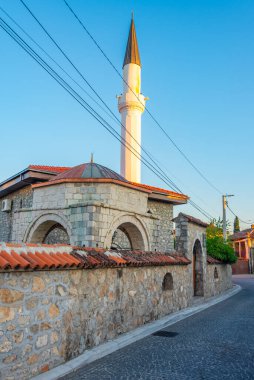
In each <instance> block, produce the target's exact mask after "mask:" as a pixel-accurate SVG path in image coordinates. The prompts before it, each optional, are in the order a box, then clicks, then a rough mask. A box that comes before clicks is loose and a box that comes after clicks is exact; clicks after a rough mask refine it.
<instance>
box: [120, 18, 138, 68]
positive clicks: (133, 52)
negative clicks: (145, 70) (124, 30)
mask: <svg viewBox="0 0 254 380" xmlns="http://www.w3.org/2000/svg"><path fill="white" fill-rule="evenodd" d="M128 63H135V64H136V65H139V66H141V61H140V56H139V50H138V41H137V36H136V30H135V24H134V19H133V17H132V19H131V26H130V31H129V37H128V42H127V46H126V52H125V57H124V61H123V67H124V66H125V65H128Z"/></svg>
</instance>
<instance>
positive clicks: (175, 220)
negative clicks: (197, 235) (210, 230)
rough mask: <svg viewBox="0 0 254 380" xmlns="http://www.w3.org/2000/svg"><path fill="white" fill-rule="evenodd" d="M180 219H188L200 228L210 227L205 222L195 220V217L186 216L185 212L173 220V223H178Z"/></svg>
mask: <svg viewBox="0 0 254 380" xmlns="http://www.w3.org/2000/svg"><path fill="white" fill-rule="evenodd" d="M180 217H183V218H185V219H187V220H188V221H189V222H190V223H193V224H197V225H198V226H201V227H205V228H206V227H208V226H209V224H207V223H205V222H203V221H202V220H201V219H197V218H194V216H191V215H187V214H184V213H183V212H180V213H179V215H178V216H177V217H175V218H174V219H172V220H173V222H177V221H178V219H179V218H180Z"/></svg>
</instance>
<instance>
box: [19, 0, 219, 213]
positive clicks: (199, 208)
mask: <svg viewBox="0 0 254 380" xmlns="http://www.w3.org/2000/svg"><path fill="white" fill-rule="evenodd" d="M20 2H21V3H22V4H23V5H24V7H25V8H26V9H27V11H28V12H29V13H30V14H31V16H32V17H33V18H34V19H35V21H36V22H37V23H38V24H39V25H40V27H41V28H42V29H43V30H44V32H45V33H46V35H47V36H48V37H49V38H50V40H51V41H52V42H53V43H54V45H55V46H56V47H57V48H58V50H59V51H60V52H61V53H62V54H63V55H64V57H65V58H66V59H67V60H68V62H69V63H70V64H71V66H72V67H73V68H74V69H75V71H76V72H77V73H78V74H79V75H80V76H81V78H82V79H83V80H84V81H85V83H86V84H87V85H88V86H89V87H90V89H91V90H92V91H93V92H94V93H95V94H96V96H97V97H98V98H99V99H100V101H101V102H102V103H103V104H104V105H105V107H106V108H107V109H108V110H109V112H110V113H111V114H112V115H113V117H114V118H116V120H117V122H119V124H120V125H121V126H122V127H123V128H124V129H125V131H126V132H127V133H128V134H129V135H130V136H131V137H132V139H133V140H134V141H135V142H136V143H137V144H138V145H139V146H140V147H141V149H142V151H143V152H144V153H145V154H146V155H147V156H148V157H149V159H150V160H151V161H152V162H153V163H154V164H155V166H156V167H157V168H158V169H159V170H160V172H162V173H163V175H164V176H166V178H167V180H168V181H169V182H170V183H171V187H172V186H173V189H175V190H176V191H178V192H180V193H182V191H181V190H180V189H179V187H178V186H177V185H176V184H174V182H173V181H172V180H171V179H170V178H169V177H168V176H167V175H166V174H165V173H164V172H163V171H162V169H161V168H160V167H159V166H158V164H157V163H156V162H155V161H154V160H153V158H152V156H151V154H150V153H149V152H147V151H146V150H145V149H144V148H143V147H142V146H141V145H140V143H139V142H138V141H137V140H136V139H135V138H134V137H133V136H132V135H131V134H130V132H129V131H128V130H127V129H126V127H125V126H124V125H123V124H122V123H121V122H120V121H119V120H118V118H117V117H116V116H115V114H114V112H113V111H112V110H111V109H110V107H108V105H107V104H106V103H105V101H104V100H103V99H102V98H101V96H100V95H99V94H98V92H97V91H96V90H95V89H94V88H93V86H92V85H91V84H90V83H89V82H88V80H87V79H86V78H85V77H84V75H83V74H82V73H81V71H80V70H79V69H78V68H77V66H76V65H75V64H74V63H73V62H72V60H71V59H70V58H69V57H68V56H67V54H66V53H65V52H64V50H63V49H62V48H61V47H60V45H59V44H58V43H57V42H56V41H55V39H54V38H53V37H52V35H51V34H50V33H49V32H48V31H47V29H46V28H45V27H44V26H43V25H42V23H41V22H40V21H39V19H38V18H37V17H36V16H35V14H34V13H33V12H32V11H31V9H30V8H29V7H28V6H27V5H26V3H25V2H24V1H23V0H20ZM135 96H136V94H135ZM132 153H133V152H132ZM138 154H139V153H138ZM141 162H142V161H141ZM164 182H165V181H164ZM182 194H183V193H182ZM189 203H190V204H192V205H193V207H195V208H197V209H198V211H200V212H201V210H202V209H201V207H200V206H198V205H196V204H195V203H194V202H193V201H191V200H190V201H189ZM202 213H203V215H204V210H203V212H202ZM205 214H206V218H208V219H210V218H212V217H211V216H210V215H209V214H208V213H207V212H205ZM207 215H208V216H207Z"/></svg>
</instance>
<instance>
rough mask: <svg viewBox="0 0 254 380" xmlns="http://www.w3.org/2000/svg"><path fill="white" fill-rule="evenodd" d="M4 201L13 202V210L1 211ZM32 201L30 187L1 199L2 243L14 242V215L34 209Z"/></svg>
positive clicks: (0, 237)
mask: <svg viewBox="0 0 254 380" xmlns="http://www.w3.org/2000/svg"><path fill="white" fill-rule="evenodd" d="M4 199H9V200H11V201H12V209H11V211H10V212H3V211H1V210H2V201H3V200H4ZM32 199H33V192H32V188H31V186H30V185H29V186H27V187H25V188H23V189H21V190H18V191H15V192H14V193H12V194H10V195H7V196H5V197H2V198H0V241H6V242H8V241H12V229H13V221H15V217H14V214H15V212H17V211H19V210H24V209H27V208H30V207H32ZM14 223H15V222H14Z"/></svg>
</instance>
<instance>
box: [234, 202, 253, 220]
mask: <svg viewBox="0 0 254 380" xmlns="http://www.w3.org/2000/svg"><path fill="white" fill-rule="evenodd" d="M227 208H228V209H229V211H230V212H231V213H232V214H233V215H234V216H235V217H237V218H238V219H239V220H240V222H241V223H244V224H249V225H250V224H253V223H254V222H251V221H249V222H246V221H244V220H242V219H240V218H239V217H238V216H237V215H236V214H235V213H234V211H233V210H232V209H231V208H230V207H229V205H228V202H227Z"/></svg>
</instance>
